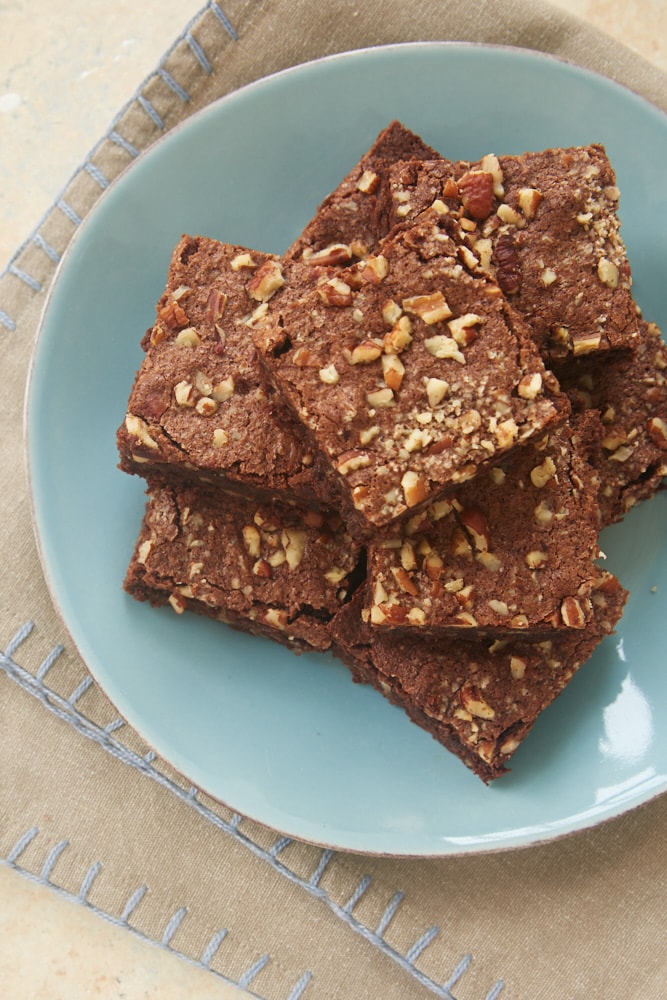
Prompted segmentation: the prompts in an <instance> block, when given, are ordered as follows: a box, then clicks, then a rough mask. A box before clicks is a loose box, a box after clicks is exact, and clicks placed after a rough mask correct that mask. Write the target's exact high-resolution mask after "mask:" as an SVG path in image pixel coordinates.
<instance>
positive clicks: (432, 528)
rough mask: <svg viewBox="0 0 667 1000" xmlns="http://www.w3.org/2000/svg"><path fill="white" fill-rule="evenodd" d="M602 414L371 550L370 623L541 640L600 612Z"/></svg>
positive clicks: (536, 444)
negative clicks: (598, 458)
mask: <svg viewBox="0 0 667 1000" xmlns="http://www.w3.org/2000/svg"><path fill="white" fill-rule="evenodd" d="M600 430H601V425H600V421H599V419H598V417H597V415H596V414H594V413H593V412H591V413H588V414H586V415H584V416H583V417H582V418H580V419H579V420H577V421H576V422H575V421H573V422H572V424H566V425H564V426H562V427H560V428H557V429H556V430H554V431H553V432H552V433H547V434H545V435H542V436H541V437H540V438H539V439H538V440H535V441H533V442H530V443H529V444H526V445H525V446H524V447H523V448H519V449H516V450H515V451H514V452H512V453H511V454H510V455H508V456H507V458H506V459H505V460H503V461H501V462H500V463H499V464H498V465H496V466H495V467H494V468H493V469H491V470H490V472H485V473H483V474H481V475H479V476H477V477H476V478H475V479H474V480H473V481H471V482H470V483H466V484H465V485H464V486H462V487H461V488H460V489H459V490H458V491H457V493H456V496H455V497H451V498H449V499H448V500H443V501H440V502H437V503H435V504H433V505H431V506H430V507H428V508H427V509H426V510H425V511H424V512H423V513H421V514H418V515H416V516H415V517H413V518H410V519H409V520H408V521H407V522H406V523H405V524H404V525H401V526H400V529H393V530H391V529H390V530H388V531H387V532H385V533H384V535H383V536H381V537H379V538H376V539H375V540H374V541H373V542H372V543H371V544H370V547H369V556H368V564H369V570H368V572H369V587H368V593H367V597H366V600H367V602H368V604H369V607H368V611H369V613H370V621H371V622H372V624H373V625H374V626H376V627H378V628H380V629H383V630H387V629H392V628H397V627H398V628H401V629H410V630H411V631H413V632H415V631H416V632H420V631H423V632H425V633H430V634H433V635H439V634H442V633H443V632H445V633H450V634H455V633H458V634H461V633H465V632H470V631H476V632H478V633H480V632H481V633H485V634H488V635H494V636H502V635H509V634H513V633H514V634H517V633H522V634H524V635H526V636H530V637H531V638H534V637H537V636H543V635H553V634H554V633H555V632H558V631H562V630H563V629H566V630H567V629H570V630H572V629H575V630H576V629H582V628H584V627H585V626H586V625H587V623H588V622H589V621H590V619H591V618H592V617H593V616H594V613H595V604H594V600H593V597H594V594H595V591H596V589H597V588H598V586H599V585H600V581H601V579H603V576H604V575H603V572H602V570H601V569H600V568H599V566H598V565H597V564H596V563H595V561H594V560H595V559H597V558H598V556H599V548H598V533H599V524H600V522H599V507H598V502H597V494H598V479H597V476H596V473H595V471H594V468H593V466H592V464H591V461H592V460H593V459H594V457H595V452H596V450H597V447H598V443H599V431H600Z"/></svg>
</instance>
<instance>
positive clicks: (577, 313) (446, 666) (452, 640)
mask: <svg viewBox="0 0 667 1000" xmlns="http://www.w3.org/2000/svg"><path fill="white" fill-rule="evenodd" d="M618 198H619V192H618V188H617V187H616V182H615V177H614V173H613V170H612V167H611V165H610V163H609V161H608V159H607V157H606V155H605V152H604V150H603V148H602V147H600V146H598V145H591V146H588V147H581V148H572V149H552V150H546V151H542V152H534V153H532V152H531V153H525V154H523V155H520V156H496V155H493V154H489V155H488V156H485V157H484V158H483V159H482V160H481V161H479V162H477V163H468V162H452V161H450V160H447V159H444V158H443V157H441V156H440V154H439V153H437V152H436V151H435V150H434V149H432V148H430V147H429V146H427V145H426V144H425V143H424V142H423V141H422V140H421V139H420V138H419V137H418V136H416V135H415V134H414V133H412V132H410V131H409V130H408V129H407V128H405V127H404V126H403V125H401V124H400V123H398V122H393V123H391V124H390V125H389V126H388V127H387V128H386V129H385V130H384V131H383V132H382V133H380V135H379V136H378V138H377V139H376V141H375V143H374V144H373V146H372V147H371V148H370V150H369V151H368V152H367V153H366V154H365V155H364V156H363V157H362V158H361V160H360V162H359V163H358V164H357V165H356V166H355V167H354V168H353V169H352V170H351V172H350V173H349V174H348V175H347V176H346V177H345V178H344V179H343V180H342V181H341V183H340V185H339V186H338V187H337V188H336V190H335V191H333V192H332V193H331V195H329V197H328V198H326V199H325V201H324V202H323V203H322V204H321V205H320V207H319V209H318V210H317V213H316V215H315V217H314V218H313V219H312V221H311V222H310V223H309V224H308V225H307V226H306V228H305V229H304V231H303V233H302V234H301V236H300V237H299V239H298V240H297V241H296V242H295V243H294V244H293V245H292V246H291V247H290V248H289V249H288V250H287V252H286V253H285V254H284V255H283V256H281V257H279V256H276V255H273V254H269V253H264V252H261V251H258V250H255V249H250V248H246V247H240V246H230V245H227V244H224V243H221V242H218V241H216V240H214V239H211V238H206V237H202V236H195V237H192V236H184V237H182V239H181V240H180V242H179V243H178V245H177V246H176V248H175V249H174V252H173V256H172V260H171V265H170V269H169V274H168V279H167V285H166V288H165V291H164V293H163V295H162V297H161V298H160V300H159V302H158V305H157V315H156V321H155V325H154V326H153V327H152V328H151V329H150V330H148V331H147V333H146V335H145V337H144V340H143V341H142V346H143V348H144V350H145V359H144V361H143V364H142V366H141V368H140V370H139V372H138V373H137V376H136V380H135V383H134V386H133V387H132V390H131V395H130V399H129V404H128V410H127V414H126V417H125V420H124V423H123V424H122V426H121V427H120V429H119V431H118V436H117V441H118V448H119V453H120V467H121V468H122V469H123V470H124V471H126V472H128V473H133V474H138V475H140V476H143V477H145V478H146V479H147V481H148V501H147V507H146V513H145V517H144V521H143V524H142V527H141V531H140V535H139V539H138V541H137V544H136V548H135V551H134V555H133V558H132V561H131V564H130V566H129V569H128V572H127V576H126V579H125V584H124V585H125V588H126V590H127V591H128V592H129V593H130V594H132V595H133V596H134V597H136V598H138V599H140V600H146V601H149V602H150V603H152V604H155V605H163V604H170V605H171V606H172V607H173V609H174V611H175V612H177V613H179V614H180V613H182V612H183V611H185V610H190V611H195V612H198V613H200V614H204V615H207V616H209V617H213V618H216V619H219V620H220V621H223V622H226V623H228V624H229V625H232V626H234V627H236V628H239V629H242V630H245V631H248V632H251V633H253V634H256V635H259V636H263V637H266V638H268V639H274V640H277V641H279V642H282V643H284V644H286V645H288V646H289V647H291V648H293V649H294V650H295V651H303V650H327V649H328V650H331V651H332V652H333V653H334V654H336V655H337V656H339V657H341V658H342V659H343V660H344V662H346V663H347V665H348V666H349V667H350V669H351V671H352V674H353V676H354V678H355V679H356V680H359V681H363V682H366V683H371V684H373V685H374V686H375V687H376V688H378V690H380V691H381V692H383V693H384V694H385V695H386V696H387V697H388V698H389V699H390V700H391V701H393V702H395V703H397V704H399V705H401V706H402V707H403V708H404V709H405V711H406V712H407V713H408V715H409V716H410V717H411V718H412V719H413V720H414V721H415V722H417V723H418V724H419V725H421V726H423V727H424V728H425V729H427V730H428V731H429V732H430V733H432V735H433V736H434V737H435V738H436V739H437V740H439V741H440V742H441V743H442V744H443V745H444V746H445V747H447V748H448V749H449V750H451V751H452V752H453V753H454V754H456V755H457V756H458V757H459V758H460V759H461V760H462V761H463V762H464V763H465V764H467V765H468V766H469V767H470V768H472V770H473V771H474V772H475V773H476V774H478V775H479V776H480V777H481V778H482V779H483V780H484V781H486V782H488V781H490V780H491V779H493V778H495V777H497V776H498V775H500V774H502V773H503V772H504V771H505V770H507V763H508V761H509V759H510V758H511V756H512V754H513V753H514V751H515V750H516V749H517V747H518V746H519V745H520V743H521V742H522V740H523V739H524V737H525V736H526V734H527V733H528V732H529V730H530V728H531V727H532V725H533V723H534V722H535V720H536V718H537V716H538V715H539V714H540V712H541V711H542V710H543V709H544V708H545V707H546V706H547V705H548V704H549V703H550V702H551V701H553V699H554V698H555V697H556V696H557V695H558V694H559V693H560V692H561V691H562V690H563V688H564V687H565V685H566V684H567V683H568V681H569V680H570V678H571V677H572V676H573V674H574V673H575V671H576V670H577V669H578V667H579V666H580V665H581V664H583V663H584V662H585V661H586V660H587V659H588V658H589V657H590V655H591V653H592V652H593V650H594V649H595V647H596V646H597V645H598V643H599V642H600V641H601V640H602V639H603V638H604V636H605V635H608V634H609V633H611V632H613V630H614V628H615V626H616V623H617V622H618V619H619V618H620V616H621V613H622V610H623V606H624V603H625V600H626V597H627V594H626V592H625V591H624V589H623V588H622V586H621V584H620V583H619V582H618V581H617V580H616V578H615V577H614V576H612V575H611V574H610V573H609V572H607V571H605V570H604V569H602V568H601V567H600V565H599V557H600V551H599V548H598V536H599V532H600V530H601V528H603V527H605V526H607V525H609V524H612V523H613V522H615V521H618V520H620V519H621V518H622V517H623V516H624V514H625V513H626V512H627V511H628V510H629V509H630V508H631V507H632V506H633V505H635V504H636V503H637V502H639V501H641V500H645V499H647V498H649V497H650V496H652V495H653V494H654V493H655V491H656V490H657V489H658V488H659V487H660V485H661V481H662V478H663V476H664V475H665V474H667V382H666V372H667V349H666V348H665V346H664V344H663V341H662V339H661V336H660V332H659V330H658V329H657V327H656V326H655V325H654V324H651V323H648V322H646V321H645V320H644V319H643V318H642V316H641V314H640V311H639V309H638V307H637V306H636V304H635V302H634V301H633V298H632V294H631V291H630V285H631V276H630V267H629V265H628V260H627V255H626V251H625V248H624V245H623V242H622V240H621V237H620V234H619V220H618V215H617V203H618Z"/></svg>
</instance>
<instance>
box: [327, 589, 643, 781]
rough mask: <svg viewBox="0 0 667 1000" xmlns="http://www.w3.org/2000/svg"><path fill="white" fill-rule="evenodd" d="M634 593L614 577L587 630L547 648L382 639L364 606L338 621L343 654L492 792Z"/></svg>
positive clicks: (358, 675) (599, 594) (523, 643)
mask: <svg viewBox="0 0 667 1000" xmlns="http://www.w3.org/2000/svg"><path fill="white" fill-rule="evenodd" d="M626 598H627V593H626V591H624V590H623V588H622V587H620V585H619V584H618V582H617V581H616V580H615V578H614V577H611V576H609V577H605V578H603V579H602V580H601V581H600V586H599V588H598V589H597V590H596V591H595V593H594V595H593V602H594V615H593V618H592V619H591V621H590V622H589V623H588V625H587V627H586V628H585V629H582V630H578V631H572V630H570V631H569V632H567V633H565V634H559V635H557V636H555V637H553V638H550V639H545V640H543V641H540V642H529V641H527V640H525V639H514V640H511V641H506V640H505V641H493V640H491V639H484V638H475V639H473V640H469V641H466V640H459V639H455V638H451V637H447V638H443V639H442V640H441V641H439V642H438V643H434V642H432V641H430V640H429V639H427V638H425V637H423V636H422V635H421V634H419V635H417V636H414V637H412V636H407V637H406V636H397V635H395V634H392V633H382V632H378V630H377V629H374V628H372V626H370V625H368V624H366V623H365V622H364V621H363V618H362V616H361V614H360V611H359V600H358V598H357V597H355V598H353V600H352V601H351V602H350V604H348V605H347V606H346V607H345V608H344V609H343V610H342V611H341V613H340V615H339V616H338V618H337V619H336V622H335V625H334V631H335V635H336V644H335V647H334V649H335V652H336V654H337V655H338V656H339V657H340V658H341V659H342V660H343V661H344V662H345V663H346V664H347V666H348V667H349V668H350V669H351V671H352V674H353V676H354V678H355V680H357V681H360V682H363V683H367V684H371V685H372V686H373V687H375V688H376V689H377V690H378V691H380V692H381V693H382V694H383V695H384V696H385V697H386V698H388V699H389V701H391V702H393V703H394V704H396V705H398V706H400V707H401V708H402V709H403V710H404V711H405V712H406V713H407V715H408V716H409V718H410V719H411V720H412V721H413V722H415V723H416V724H417V725H419V726H421V727H422V728H423V729H425V730H426V731H427V732H429V733H430V734H431V735H432V736H433V737H434V739H436V740H437V741H438V742H439V743H441V744H442V745H443V746H444V747H445V748H446V749H447V750H449V751H450V752H451V753H453V754H455V755H456V756H457V757H458V758H460V760H462V761H463V763H464V764H465V765H466V766H467V767H469V768H471V770H472V771H474V773H475V774H477V775H478V776H479V777H480V778H481V779H482V781H484V782H486V783H488V782H490V781H492V780H494V779H495V778H498V777H500V775H502V774H504V773H505V772H506V771H507V770H508V763H509V761H510V760H511V758H512V756H513V754H514V753H515V752H516V750H517V749H518V748H519V746H520V745H521V744H522V742H523V741H524V740H525V738H526V736H527V735H528V734H529V732H530V730H531V729H532V728H533V726H534V724H535V722H536V720H537V719H538V717H539V716H540V714H541V713H542V712H543V711H544V710H545V709H546V708H548V706H549V705H550V704H551V703H552V702H553V701H554V699H555V698H556V697H557V696H558V695H560V694H561V692H562V691H563V690H564V689H565V687H566V686H567V684H568V683H569V682H570V680H571V679H572V677H573V676H574V674H575V673H576V671H577V670H578V669H579V668H580V667H581V666H582V665H583V664H584V663H585V662H586V661H587V660H588V659H589V658H590V657H591V655H592V654H593V652H594V650H595V649H596V647H597V646H598V645H599V643H600V642H601V641H602V640H603V639H604V638H605V636H607V635H609V634H611V633H612V632H613V631H614V628H615V626H616V623H617V622H618V619H619V618H620V616H621V614H622V611H623V606H624V604H625V600H626Z"/></svg>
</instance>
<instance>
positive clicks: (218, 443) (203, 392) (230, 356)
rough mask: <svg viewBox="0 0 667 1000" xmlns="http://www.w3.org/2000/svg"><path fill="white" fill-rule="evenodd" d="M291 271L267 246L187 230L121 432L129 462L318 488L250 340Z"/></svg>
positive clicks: (314, 498) (139, 470)
mask: <svg viewBox="0 0 667 1000" xmlns="http://www.w3.org/2000/svg"><path fill="white" fill-rule="evenodd" d="M284 280H285V279H284V275H283V272H282V266H281V263H280V261H279V259H278V258H277V257H275V256H273V255H271V254H264V253H260V252H258V251H255V250H252V251H250V250H247V249H246V248H244V247H238V246H230V245H227V244H223V243H219V242H217V241H216V240H213V239H208V238H205V237H201V236H198V237H190V236H183V237H182V238H181V240H180V241H179V243H178V245H177V246H176V248H175V250H174V252H173V254H172V258H171V263H170V267H169V273H168V280H167V285H166V289H165V291H164V293H163V295H162V296H161V298H160V300H159V302H158V304H157V310H156V312H157V315H156V321H155V324H154V326H153V327H152V329H150V330H149V331H148V332H147V333H146V335H145V337H144V340H143V347H144V349H145V351H146V356H145V359H144V361H143V363H142V365H141V368H140V369H139V371H138V373H137V376H136V379H135V382H134V385H133V387H132V391H131V394H130V398H129V403H128V412H127V415H126V417H125V421H124V423H123V425H122V426H121V427H120V428H119V430H118V434H117V444H118V450H119V453H120V467H121V468H122V469H123V470H124V471H125V472H130V473H135V474H139V475H142V476H153V475H155V474H157V473H159V474H160V475H161V476H162V477H167V478H172V479H176V478H186V479H192V478H194V477H197V478H199V479H204V480H209V481H215V482H218V483H220V484H221V485H223V486H225V487H226V488H232V489H236V490H238V491H241V492H245V493H250V494H255V493H260V494H262V495H264V496H271V495H278V496H288V495H294V496H296V497H297V498H301V499H303V500H304V501H308V502H312V503H317V502H318V501H320V500H321V488H320V484H321V481H322V473H321V470H319V469H318V464H317V463H318V460H317V456H316V455H314V453H313V450H312V448H311V447H310V446H309V445H306V443H305V442H304V439H303V433H302V431H301V428H300V427H298V426H294V425H293V423H292V421H291V419H290V415H289V412H288V411H287V410H286V409H285V407H284V404H283V403H282V401H281V399H280V398H279V396H277V394H276V392H275V390H274V388H273V386H272V385H271V384H270V383H269V382H268V381H267V379H266V376H265V373H264V370H263V367H262V365H261V364H260V363H259V360H258V358H257V355H256V352H255V348H254V346H253V343H252V336H251V326H252V324H253V323H254V322H257V321H258V320H260V319H261V318H262V317H263V314H264V313H265V311H266V309H267V308H268V301H269V299H270V298H271V297H272V296H273V295H274V294H276V292H279V291H281V290H282V289H283V288H284V287H285V285H284Z"/></svg>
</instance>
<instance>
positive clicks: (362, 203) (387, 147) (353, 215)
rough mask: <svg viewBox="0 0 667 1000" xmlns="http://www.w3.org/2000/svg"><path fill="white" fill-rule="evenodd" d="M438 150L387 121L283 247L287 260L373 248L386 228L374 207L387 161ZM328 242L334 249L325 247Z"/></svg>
mask: <svg viewBox="0 0 667 1000" xmlns="http://www.w3.org/2000/svg"><path fill="white" fill-rule="evenodd" d="M439 155H440V154H439V153H438V152H437V151H436V150H434V149H433V148H432V147H431V146H429V145H427V144H426V143H425V142H424V141H423V140H422V139H421V138H420V137H419V136H418V135H415V133H414V132H411V131H410V129H408V128H406V127H405V126H404V125H402V124H401V123H400V122H398V121H393V122H390V124H389V125H388V126H387V127H386V128H385V129H383V130H382V131H381V132H380V134H379V135H378V137H377V138H376V140H375V142H374V143H373V145H372V146H371V148H370V149H369V150H368V151H367V152H366V153H364V155H363V156H362V157H361V159H360V160H359V162H358V163H357V164H355V166H354V167H353V168H352V169H351V170H350V172H349V173H348V174H347V175H346V176H345V177H344V178H343V180H342V181H341V182H340V184H339V185H338V186H337V187H336V189H335V190H334V191H332V192H331V194H329V195H328V196H327V197H326V198H325V199H324V201H323V202H322V203H321V204H320V205H319V207H318V209H317V212H316V213H315V215H314V217H313V218H312V219H311V221H310V222H309V223H308V225H307V226H306V227H305V228H304V230H303V232H302V233H301V234H300V235H299V237H298V239H297V240H295V241H294V243H293V244H292V245H291V246H290V247H289V249H288V250H287V251H286V253H285V256H284V259H285V261H286V262H294V261H301V260H306V261H307V260H309V259H310V260H311V261H313V255H319V260H320V261H322V260H333V261H335V262H337V263H346V262H347V261H349V260H350V259H352V258H353V256H355V253H354V251H355V250H356V255H359V254H363V253H364V252H367V251H369V250H370V249H372V247H373V246H374V245H375V243H376V242H377V241H378V239H379V238H380V237H381V236H384V235H385V233H386V225H387V224H386V220H385V219H384V217H380V216H379V214H378V209H379V206H380V205H383V204H384V201H385V197H386V194H385V186H386V184H387V183H388V179H389V168H390V166H391V165H392V164H394V163H395V162H396V161H397V160H408V159H409V160H424V159H433V158H437V157H438V156H439ZM335 245H338V246H337V248H336V247H335ZM332 247H333V248H334V249H333V252H332V253H326V252H325V253H323V251H327V249H328V248H332ZM336 249H337V252H336ZM315 261H317V257H315Z"/></svg>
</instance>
